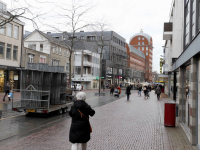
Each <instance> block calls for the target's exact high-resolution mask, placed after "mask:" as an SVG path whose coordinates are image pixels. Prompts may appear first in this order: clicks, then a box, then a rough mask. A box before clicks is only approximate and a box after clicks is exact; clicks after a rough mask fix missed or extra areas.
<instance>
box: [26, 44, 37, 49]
mask: <svg viewBox="0 0 200 150" xmlns="http://www.w3.org/2000/svg"><path fill="white" fill-rule="evenodd" d="M28 48H30V49H33V50H36V44H28Z"/></svg>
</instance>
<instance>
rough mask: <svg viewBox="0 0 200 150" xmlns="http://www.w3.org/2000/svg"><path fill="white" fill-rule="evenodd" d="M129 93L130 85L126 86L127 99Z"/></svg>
mask: <svg viewBox="0 0 200 150" xmlns="http://www.w3.org/2000/svg"><path fill="white" fill-rule="evenodd" d="M130 94H131V87H130V85H128V86H127V87H126V95H127V101H128V100H129V96H130Z"/></svg>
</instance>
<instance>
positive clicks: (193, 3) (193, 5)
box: [192, 0, 196, 38]
mask: <svg viewBox="0 0 200 150" xmlns="http://www.w3.org/2000/svg"><path fill="white" fill-rule="evenodd" d="M195 17H196V15H195V1H194V0H192V38H194V36H195V22H196V21H195Z"/></svg>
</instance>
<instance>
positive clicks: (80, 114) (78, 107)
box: [69, 92, 95, 150]
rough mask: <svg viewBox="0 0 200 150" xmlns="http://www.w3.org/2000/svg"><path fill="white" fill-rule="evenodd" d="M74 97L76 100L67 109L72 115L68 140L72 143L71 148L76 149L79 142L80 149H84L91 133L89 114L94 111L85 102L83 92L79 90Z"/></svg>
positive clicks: (91, 114)
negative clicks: (69, 108)
mask: <svg viewBox="0 0 200 150" xmlns="http://www.w3.org/2000/svg"><path fill="white" fill-rule="evenodd" d="M76 98H77V101H75V102H74V105H73V106H72V107H71V110H70V111H69V115H70V117H72V123H71V127H70V133H69V141H70V142H71V143H72V147H71V150H78V145H79V144H81V146H82V150H86V149H87V142H88V141H89V140H90V133H91V126H90V122H89V116H93V115H94V114H95V111H94V110H93V109H92V108H91V107H90V105H88V104H87V103H86V102H85V100H86V94H85V93H84V92H79V93H78V94H77V95H76Z"/></svg>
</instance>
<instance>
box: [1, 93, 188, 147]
mask: <svg viewBox="0 0 200 150" xmlns="http://www.w3.org/2000/svg"><path fill="white" fill-rule="evenodd" d="M122 93H123V92H122ZM87 96H89V93H88V94H87ZM124 96H125V95H124ZM150 96H151V97H150V98H149V99H144V97H139V96H138V95H137V93H134V92H132V94H131V97H130V101H127V100H126V97H123V96H121V98H120V99H115V100H113V97H112V96H110V95H108V94H107V95H106V96H105V97H100V98H99V100H98V98H95V97H91V98H90V99H88V100H87V102H88V103H90V104H91V105H92V106H93V107H94V109H95V111H96V114H95V116H94V117H92V118H91V119H90V122H91V126H92V128H93V133H92V134H91V140H90V141H89V142H88V150H131V149H133V150H189V149H192V147H191V146H190V145H189V144H188V143H187V140H186V139H185V138H184V137H183V135H182V133H181V131H180V130H179V127H164V123H163V120H164V119H163V118H164V113H163V112H164V102H166V101H168V100H169V99H166V98H165V99H164V98H162V97H161V100H159V101H158V100H157V99H156V95H155V94H154V93H153V92H151V94H150ZM109 97H110V99H111V101H112V102H108V100H107V99H109ZM96 101H97V102H96ZM98 101H100V102H98ZM100 104H102V105H100ZM98 105H100V106H99V107H97V106H98ZM20 117H22V116H20ZM23 117H24V116H23ZM58 118H59V119H58ZM13 119H14V118H13ZM23 119H24V120H22V122H21V124H18V125H17V126H16V128H18V129H20V126H28V125H29V126H31V127H32V128H33V130H32V131H29V133H24V136H19V137H17V136H16V137H15V140H10V141H9V140H4V141H1V142H0V149H1V150H40V149H42V150H69V149H70V147H71V143H70V142H69V129H70V124H71V118H70V117H69V116H68V115H67V114H66V115H62V116H52V117H50V118H47V119H43V118H34V117H31V118H29V117H28V118H25V117H24V118H23ZM29 119H30V120H29ZM34 119H35V120H34ZM40 119H41V120H43V122H44V123H42V122H40V124H41V125H42V124H44V125H43V126H41V127H39V128H35V129H34V127H35V126H36V124H35V121H36V120H40ZM48 119H51V120H52V122H49V123H46V122H47V120H48ZM45 121H46V122H45ZM31 122H32V123H31ZM10 123H13V125H14V124H15V121H14V120H13V122H12V121H11V122H10ZM38 123H39V122H38ZM25 124H26V125H25ZM0 126H1V125H0ZM13 127H14V126H13ZM10 129H12V128H10ZM27 132H28V131H27Z"/></svg>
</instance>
